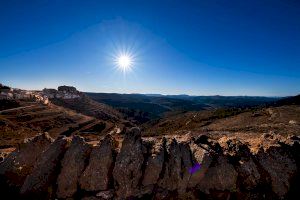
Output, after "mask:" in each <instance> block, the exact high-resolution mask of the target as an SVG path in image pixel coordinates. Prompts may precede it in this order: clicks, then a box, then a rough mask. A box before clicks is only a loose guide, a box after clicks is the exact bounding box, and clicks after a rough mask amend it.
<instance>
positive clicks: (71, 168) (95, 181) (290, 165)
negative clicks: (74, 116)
mask: <svg viewBox="0 0 300 200" xmlns="http://www.w3.org/2000/svg"><path fill="white" fill-rule="evenodd" d="M258 140H259V141H258V142H257V141H256V144H257V145H258V146H255V145H254V143H253V144H248V143H246V142H245V141H240V140H238V139H232V138H231V139H230V138H226V137H225V138H221V139H220V140H213V139H211V138H208V137H207V136H205V135H202V136H200V137H197V138H191V137H189V136H176V137H165V138H162V139H158V138H142V137H141V132H140V130H139V129H138V128H133V129H131V130H129V131H127V133H126V134H125V136H124V139H123V141H122V146H121V148H120V149H117V148H119V147H117V145H116V144H117V142H116V141H115V139H114V138H113V136H111V135H107V136H105V138H104V139H102V140H101V141H100V142H99V144H98V145H97V146H94V147H91V146H90V145H89V144H87V143H86V142H85V141H84V139H83V138H81V137H78V136H74V137H73V138H72V141H71V138H70V139H67V138H59V139H57V140H56V141H54V142H53V141H52V139H51V138H48V136H47V135H39V136H38V137H36V138H34V139H31V140H30V142H27V143H26V144H24V146H21V148H20V150H19V151H16V152H14V153H13V154H11V155H10V156H8V157H7V158H6V159H5V160H4V162H3V163H2V164H1V165H0V166H1V170H2V171H1V173H2V174H1V175H2V176H3V175H5V178H6V179H5V180H6V181H5V182H4V183H3V184H4V185H5V187H6V188H10V187H11V185H10V183H15V185H19V186H20V185H22V187H21V190H20V196H19V199H20V198H23V197H24V198H30V199H55V198H58V199H228V200H229V199H249V200H250V199H257V200H259V199H292V198H293V197H294V196H295V195H299V191H298V185H299V182H300V181H299V163H300V156H299V155H300V145H299V142H300V138H299V137H297V136H290V137H280V136H277V135H271V136H270V135H264V136H263V137H262V138H258ZM70 141H71V142H70ZM50 143H51V144H50ZM70 143H71V144H70ZM28 144H31V147H30V148H29V146H27V145H28ZM34 144H35V145H34ZM43 145H44V146H45V147H44V148H42V147H41V146H43ZM33 148H35V150H34V155H31V156H33V158H31V157H28V160H26V161H28V162H26V163H25V162H24V161H23V163H25V164H26V165H24V166H31V167H29V168H28V167H27V169H30V170H27V171H24V173H23V172H22V173H21V174H20V178H19V177H18V174H17V173H16V172H15V170H16V167H17V166H19V165H16V163H14V162H13V161H12V158H15V160H18V159H20V158H19V157H24V158H26V157H25V156H28V155H27V154H30V153H32V152H33ZM29 152H30V153H29ZM17 158H18V159H17ZM29 161H30V162H29ZM22 166H23V165H22ZM3 169H5V170H3ZM4 171H6V172H7V173H4ZM8 172H12V174H14V175H13V176H8ZM25 174H26V175H27V176H26V178H25V177H24V176H25ZM16 183H17V184H16ZM5 187H1V189H3V188H5ZM1 192H2V194H7V193H9V192H11V191H9V190H7V191H1ZM15 192H16V190H15ZM16 193H17V192H16ZM9 195H12V194H9Z"/></svg>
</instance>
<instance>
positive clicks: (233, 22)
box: [0, 0, 300, 96]
mask: <svg viewBox="0 0 300 200" xmlns="http://www.w3.org/2000/svg"><path fill="white" fill-rule="evenodd" d="M299 10H300V2H299V1H296V0H289V1H283V0H251V1H250V0H249V1H248V0H244V1H240V0H239V1H237V0H231V1H225V0H224V1H215V0H210V1H201V0H197V1H196V0H186V1H175V0H172V1H163V0H160V1H155V0H152V1H141V0H140V1H125V0H123V1H114V0H111V1H100V0H98V1H96V0H94V1H92V0H87V1H77V0H73V1H67V0H51V1H50V0H27V1H22V0H10V1H0V27H1V28H0V82H2V83H4V84H8V85H10V86H13V87H18V88H24V89H42V88H44V87H47V88H51V87H53V88H55V87H57V86H58V85H73V86H76V87H77V88H78V89H79V90H81V91H93V92H118V93H162V94H191V95H217V94H218V95H259V96H286V95H296V94H299V93H300V12H299ZM125 49H127V51H128V52H130V53H131V54H133V55H134V56H135V62H134V64H133V66H132V67H133V69H132V71H130V72H128V73H126V74H124V73H122V72H121V71H120V70H117V69H116V66H115V63H114V57H115V56H117V55H119V54H120V52H121V51H124V50H125Z"/></svg>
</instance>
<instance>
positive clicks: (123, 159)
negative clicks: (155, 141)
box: [113, 128, 144, 198]
mask: <svg viewBox="0 0 300 200" xmlns="http://www.w3.org/2000/svg"><path fill="white" fill-rule="evenodd" d="M142 148H143V147H142V139H141V132H140V130H139V129H138V128H132V129H130V130H129V131H128V132H126V134H125V137H124V140H123V143H122V147H121V151H120V153H119V154H118V156H117V158H116V163H115V168H114V170H113V177H114V180H115V187H116V188H117V196H118V197H119V198H127V197H131V196H132V195H134V194H135V192H136V190H137V189H138V186H139V181H140V179H141V177H142V165H143V162H144V156H143V149H142Z"/></svg>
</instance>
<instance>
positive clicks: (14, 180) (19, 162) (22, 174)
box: [0, 133, 53, 187]
mask: <svg viewBox="0 0 300 200" xmlns="http://www.w3.org/2000/svg"><path fill="white" fill-rule="evenodd" d="M52 142H53V139H52V138H51V137H50V136H49V134H48V133H43V134H40V135H37V136H36V137H34V138H29V139H26V140H25V141H24V144H22V145H20V149H16V150H15V151H13V152H12V153H11V154H9V155H8V156H7V157H6V158H5V160H4V161H3V162H2V163H1V164H0V177H2V178H1V179H2V180H5V181H6V182H7V184H8V185H10V186H14V187H21V186H22V185H23V183H24V181H25V178H26V176H27V175H29V174H30V173H31V172H32V170H33V167H34V164H35V163H36V160H37V158H38V157H39V156H40V155H41V154H42V152H43V151H44V150H45V149H47V147H48V146H49V145H50V144H51V143H52Z"/></svg>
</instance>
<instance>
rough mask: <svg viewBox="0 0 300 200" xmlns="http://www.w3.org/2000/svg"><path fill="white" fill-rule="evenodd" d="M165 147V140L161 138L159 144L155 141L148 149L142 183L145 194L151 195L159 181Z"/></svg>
mask: <svg viewBox="0 0 300 200" xmlns="http://www.w3.org/2000/svg"><path fill="white" fill-rule="evenodd" d="M165 146H166V139H165V138H163V139H162V141H161V142H158V141H155V144H154V145H153V147H152V148H151V149H150V155H149V157H148V158H147V163H146V168H145V173H144V179H143V182H142V186H143V187H144V188H143V190H144V191H145V193H151V192H152V190H153V187H154V185H155V184H156V183H157V181H158V179H159V176H160V174H161V171H162V168H163V164H164V159H165V151H166V149H165Z"/></svg>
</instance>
